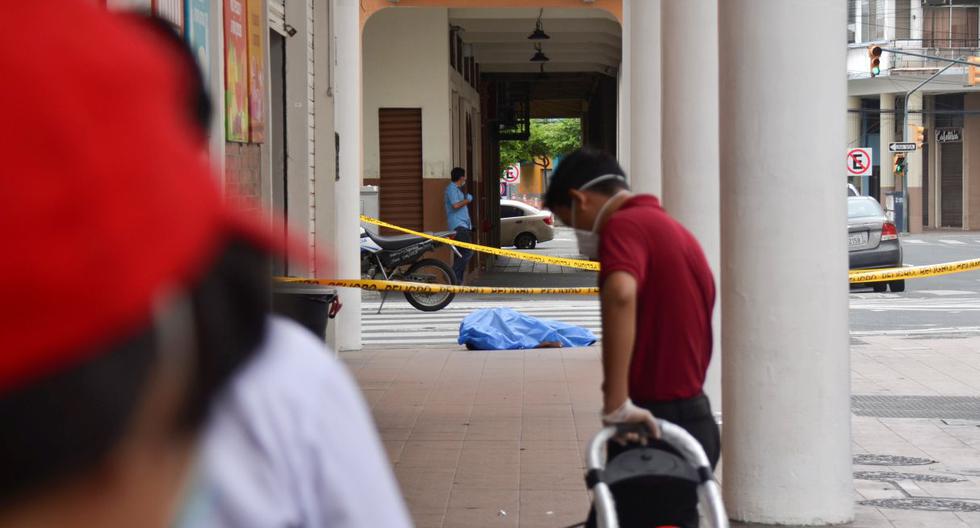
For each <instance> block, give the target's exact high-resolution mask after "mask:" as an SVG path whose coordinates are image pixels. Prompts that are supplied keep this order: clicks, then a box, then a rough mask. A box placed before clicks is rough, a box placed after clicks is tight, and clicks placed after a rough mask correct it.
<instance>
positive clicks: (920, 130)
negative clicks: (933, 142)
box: [911, 125, 926, 148]
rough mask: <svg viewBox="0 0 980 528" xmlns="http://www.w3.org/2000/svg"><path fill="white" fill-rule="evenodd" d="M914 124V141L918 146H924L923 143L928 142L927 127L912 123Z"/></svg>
mask: <svg viewBox="0 0 980 528" xmlns="http://www.w3.org/2000/svg"><path fill="white" fill-rule="evenodd" d="M911 126H912V141H913V142H915V144H916V146H918V147H919V148H922V145H925V143H926V127H924V126H922V125H911Z"/></svg>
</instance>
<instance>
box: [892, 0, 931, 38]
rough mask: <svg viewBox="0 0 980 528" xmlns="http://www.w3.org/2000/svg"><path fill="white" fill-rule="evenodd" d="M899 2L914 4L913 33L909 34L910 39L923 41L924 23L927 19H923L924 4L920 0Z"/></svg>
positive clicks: (902, 0)
mask: <svg viewBox="0 0 980 528" xmlns="http://www.w3.org/2000/svg"><path fill="white" fill-rule="evenodd" d="M898 1H899V2H910V3H911V4H912V31H910V32H909V33H910V34H909V37H910V38H911V39H912V40H921V39H922V35H923V31H922V27H923V23H924V22H925V19H924V18H923V14H924V13H923V9H922V2H920V1H919V0H898Z"/></svg>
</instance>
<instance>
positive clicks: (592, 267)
mask: <svg viewBox="0 0 980 528" xmlns="http://www.w3.org/2000/svg"><path fill="white" fill-rule="evenodd" d="M361 221H362V222H366V223H368V224H374V225H376V226H380V227H387V228H389V229H394V230H395V231H401V232H402V233H408V234H410V235H415V236H419V237H423V238H427V239H429V240H435V241H436V242H439V243H442V244H447V245H450V246H456V247H461V248H466V249H470V250H473V251H479V252H481V253H490V254H491V255H497V256H500V257H511V258H516V259H520V260H529V261H531V262H540V263H542V264H555V265H557V266H565V267H567V268H577V269H583V270H589V271H599V263H598V262H592V261H588V260H579V259H570V258H564V257H549V256H547V255H531V254H528V253H521V252H520V251H511V250H509V249H500V248H495V247H489V246H481V245H479V244H471V243H469V242H460V241H457V240H452V239H449V238H442V237H437V236H433V235H430V234H428V233H422V232H419V231H413V230H411V229H407V228H404V227H399V226H396V225H394V224H389V223H388V222H384V221H381V220H378V219H377V218H371V217H369V216H363V215H362V216H361Z"/></svg>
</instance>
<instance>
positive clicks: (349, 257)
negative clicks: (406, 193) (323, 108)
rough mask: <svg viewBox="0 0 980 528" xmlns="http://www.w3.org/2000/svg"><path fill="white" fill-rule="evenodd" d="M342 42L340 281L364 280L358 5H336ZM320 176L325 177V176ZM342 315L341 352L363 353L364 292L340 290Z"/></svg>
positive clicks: (352, 0) (352, 1)
mask: <svg viewBox="0 0 980 528" xmlns="http://www.w3.org/2000/svg"><path fill="white" fill-rule="evenodd" d="M334 2H335V3H334V6H335V10H334V31H335V34H336V36H337V38H336V40H337V70H336V73H337V81H336V112H335V120H336V121H335V124H336V130H337V132H338V133H339V134H340V156H339V160H338V163H339V165H340V180H339V181H338V182H337V183H336V188H335V202H334V204H335V214H336V223H335V225H336V229H337V232H336V233H337V236H336V238H335V241H336V246H335V247H334V250H333V254H334V255H335V257H336V259H337V277H338V278H342V279H358V278H360V277H361V269H360V258H359V251H360V250H359V245H358V236H359V235H358V226H359V225H360V220H359V219H358V218H359V214H360V203H361V202H360V197H359V196H360V189H361V166H362V158H361V156H362V151H361V141H362V139H361V11H360V2H358V1H357V0H334ZM321 176H326V175H322V174H321ZM340 302H342V303H343V304H344V308H343V310H341V311H340V315H339V316H338V317H337V319H336V320H335V321H334V323H335V324H336V328H337V334H336V335H337V349H338V350H358V349H360V348H361V291H360V290H356V289H351V288H341V289H340Z"/></svg>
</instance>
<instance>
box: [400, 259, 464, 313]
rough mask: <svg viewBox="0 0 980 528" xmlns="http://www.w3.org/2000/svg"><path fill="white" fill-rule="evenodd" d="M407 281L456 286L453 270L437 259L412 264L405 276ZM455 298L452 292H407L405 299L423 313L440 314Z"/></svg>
mask: <svg viewBox="0 0 980 528" xmlns="http://www.w3.org/2000/svg"><path fill="white" fill-rule="evenodd" d="M405 280H407V281H409V282H422V283H425V284H432V285H443V286H451V285H453V284H456V279H455V274H454V273H453V270H452V268H450V267H449V266H447V265H446V263H445V262H443V261H441V260H436V259H423V260H420V261H418V262H416V263H415V264H412V267H410V268H408V273H406V274H405ZM454 297H456V294H455V293H452V292H441V293H423V292H405V299H406V300H407V301H408V302H409V304H411V305H412V306H414V307H415V308H416V309H418V310H422V311H423V312H438V311H439V310H442V309H443V308H445V307H446V306H448V305H449V303H451V302H453V298H454Z"/></svg>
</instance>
